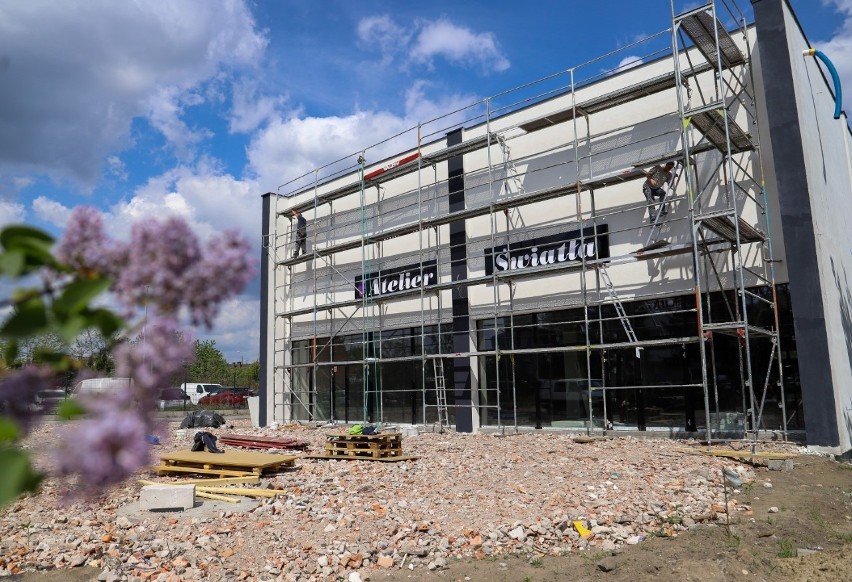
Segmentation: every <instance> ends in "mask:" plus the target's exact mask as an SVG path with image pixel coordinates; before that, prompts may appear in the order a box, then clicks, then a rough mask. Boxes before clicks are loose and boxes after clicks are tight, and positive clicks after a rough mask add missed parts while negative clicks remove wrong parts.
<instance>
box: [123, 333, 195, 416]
mask: <svg viewBox="0 0 852 582" xmlns="http://www.w3.org/2000/svg"><path fill="white" fill-rule="evenodd" d="M113 356H114V358H115V366H116V374H117V376H119V377H129V378H133V387H132V389H131V390H130V391H129V393H128V394H127V395H126V396H125V398H127V400H128V401H127V402H125V403H126V404H128V405H132V404H134V403H135V404H136V405H138V406H141V409H142V410H143V411H151V410H153V409H154V408H155V407H156V401H157V398H158V397H159V394H160V391H161V390H162V389H163V388H164V387H166V386H169V384H170V381H171V379H172V378H173V377H174V376H175V375H176V374H177V373H178V372H180V370H181V369H182V368H183V366H184V364H185V363H186V362H187V361H190V360H192V358H193V356H194V350H193V347H192V344H191V343H190V342H189V341H187V340H185V339H184V338H183V337H182V335H181V332H180V331H179V330H178V328H177V326H176V324H175V321H174V320H172V319H162V320H153V321H150V322H148V324H147V325H146V326H145V329H144V330H143V332H142V334H141V335H140V336H139V338H138V341H137V342H135V343H132V344H131V343H122V344H120V345H118V346H116V348H115V349H114V350H113Z"/></svg>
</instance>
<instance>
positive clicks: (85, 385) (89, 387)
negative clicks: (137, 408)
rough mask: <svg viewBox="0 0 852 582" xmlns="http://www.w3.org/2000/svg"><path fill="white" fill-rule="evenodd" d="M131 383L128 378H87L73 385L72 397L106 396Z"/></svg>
mask: <svg viewBox="0 0 852 582" xmlns="http://www.w3.org/2000/svg"><path fill="white" fill-rule="evenodd" d="M132 383H133V380H131V379H130V378H89V379H88V380H81V381H80V382H77V384H75V385H74V390H73V391H72V394H73V395H74V396H85V395H89V394H108V393H112V392H117V391H119V390H122V389H124V388H127V387H128V386H130V385H131V384H132Z"/></svg>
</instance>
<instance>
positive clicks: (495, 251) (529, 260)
mask: <svg viewBox="0 0 852 582" xmlns="http://www.w3.org/2000/svg"><path fill="white" fill-rule="evenodd" d="M597 231H598V235H597V237H595V236H594V233H595V231H594V229H593V228H592V227H586V228H584V229H583V236H582V237H581V236H580V229H577V230H572V231H570V232H566V233H563V234H554V235H549V236H541V237H538V238H530V239H526V240H523V241H513V242H511V243H510V244H508V245H506V244H504V245H500V246H498V247H494V248H491V249H485V274H486V275H491V274H493V273H494V271H497V272H498V273H499V272H501V271H520V270H523V269H529V268H533V267H546V266H548V265H556V264H559V263H566V262H567V263H571V262H578V261H582V260H583V258H586V259H606V258H607V257H609V234H608V228H607V225H605V224H599V225H598V226H597Z"/></svg>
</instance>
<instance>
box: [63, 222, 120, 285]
mask: <svg viewBox="0 0 852 582" xmlns="http://www.w3.org/2000/svg"><path fill="white" fill-rule="evenodd" d="M124 254H125V249H124V247H123V245H117V244H116V243H115V242H114V241H108V240H107V236H106V234H104V227H103V219H102V217H101V213H100V212H98V211H97V210H95V209H94V208H91V207H89V206H79V207H77V208H75V209H74V211H73V212H72V213H71V218H69V220H68V224H67V225H66V227H65V232H64V233H63V235H62V238H61V239H60V240H59V244H58V245H57V249H56V258H57V259H59V260H60V261H61V262H63V263H65V264H66V265H67V266H69V267H71V268H72V269H73V270H75V271H77V272H78V273H80V274H82V275H84V276H92V275H94V274H100V275H105V276H113V275H115V273H116V267H118V266H119V265H120V264H121V263H123V259H124Z"/></svg>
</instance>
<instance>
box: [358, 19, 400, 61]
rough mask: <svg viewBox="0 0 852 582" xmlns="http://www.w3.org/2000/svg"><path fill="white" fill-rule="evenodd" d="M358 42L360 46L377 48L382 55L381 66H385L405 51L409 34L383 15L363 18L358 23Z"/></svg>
mask: <svg viewBox="0 0 852 582" xmlns="http://www.w3.org/2000/svg"><path fill="white" fill-rule="evenodd" d="M358 40H359V41H360V42H361V44H362V45H366V46H377V47H378V48H379V51H380V52H381V53H382V64H385V65H386V64H388V63H390V62H391V60H393V58H394V56H395V55H396V54H398V53H400V52H403V51H404V50H405V47H406V46H407V45H408V43H409V41H410V40H411V33H410V32H409V31H407V30H406V29H405V28H404V27H402V26H399V25H398V24H396V23H395V22H394V21H393V20H391V18H390V16H388V15H387V14H384V15H382V16H369V17H367V18H363V19H362V20H361V21H360V22H359V23H358Z"/></svg>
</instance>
